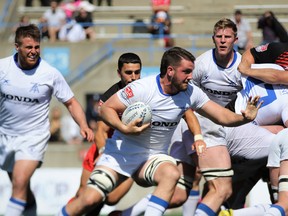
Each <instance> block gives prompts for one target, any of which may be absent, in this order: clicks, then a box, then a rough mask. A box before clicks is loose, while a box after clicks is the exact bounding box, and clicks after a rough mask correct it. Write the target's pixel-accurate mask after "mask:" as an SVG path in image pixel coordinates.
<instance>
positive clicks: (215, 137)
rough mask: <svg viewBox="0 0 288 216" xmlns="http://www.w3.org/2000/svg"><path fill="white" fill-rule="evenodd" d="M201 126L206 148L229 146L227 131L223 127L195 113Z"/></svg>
mask: <svg viewBox="0 0 288 216" xmlns="http://www.w3.org/2000/svg"><path fill="white" fill-rule="evenodd" d="M195 115H196V116H197V118H198V121H199V123H200V126H201V130H202V135H203V138H204V141H205V143H206V147H207V148H209V147H213V146H221V145H227V142H226V139H225V136H226V135H225V134H226V133H225V130H224V127H223V126H222V125H218V124H215V123H214V122H213V121H211V120H210V119H208V118H206V117H203V116H201V115H200V114H198V113H196V112H195Z"/></svg>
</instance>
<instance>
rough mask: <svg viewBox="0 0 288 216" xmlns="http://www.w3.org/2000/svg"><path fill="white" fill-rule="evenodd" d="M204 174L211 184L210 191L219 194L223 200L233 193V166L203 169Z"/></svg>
mask: <svg viewBox="0 0 288 216" xmlns="http://www.w3.org/2000/svg"><path fill="white" fill-rule="evenodd" d="M201 172H202V174H203V176H204V177H205V179H206V181H208V184H209V191H211V192H213V193H215V194H217V197H218V198H219V199H221V200H227V199H228V198H229V197H230V196H231V194H232V181H231V177H232V176H233V170H232V169H231V168H228V169H221V168H217V169H215V168H213V169H202V170H201Z"/></svg>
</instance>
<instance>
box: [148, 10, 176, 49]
mask: <svg viewBox="0 0 288 216" xmlns="http://www.w3.org/2000/svg"><path fill="white" fill-rule="evenodd" d="M149 32H150V33H151V34H153V35H155V36H156V38H159V37H160V38H161V37H163V36H164V44H165V47H172V46H173V45H174V43H173V40H172V38H170V32H171V19H170V16H169V15H168V13H167V12H165V11H158V12H157V13H156V14H154V15H153V16H152V19H151V26H150V28H149ZM157 36H158V37H157Z"/></svg>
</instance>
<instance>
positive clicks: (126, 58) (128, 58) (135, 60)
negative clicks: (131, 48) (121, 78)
mask: <svg viewBox="0 0 288 216" xmlns="http://www.w3.org/2000/svg"><path fill="white" fill-rule="evenodd" d="M125 63H126V64H129V63H132V64H140V68H142V62H141V59H140V57H139V56H138V55H137V54H135V53H130V52H129V53H123V54H122V55H121V56H120V57H119V59H118V70H121V69H122V67H123V65H124V64H125Z"/></svg>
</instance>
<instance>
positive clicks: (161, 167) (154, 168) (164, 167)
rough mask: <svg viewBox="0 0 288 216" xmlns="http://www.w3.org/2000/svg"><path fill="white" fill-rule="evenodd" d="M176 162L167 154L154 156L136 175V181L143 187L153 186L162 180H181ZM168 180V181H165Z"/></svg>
mask: <svg viewBox="0 0 288 216" xmlns="http://www.w3.org/2000/svg"><path fill="white" fill-rule="evenodd" d="M179 176H180V173H179V171H178V169H177V163H176V160H175V159H174V158H173V157H171V156H169V155H165V154H158V155H153V156H151V157H150V158H149V160H147V161H146V162H145V163H144V164H143V165H142V166H141V167H140V168H139V170H138V171H137V172H136V174H135V175H134V179H135V181H136V182H137V183H138V184H140V185H141V186H152V185H156V184H157V183H159V181H162V180H164V181H165V180H168V179H171V178H173V177H176V178H177V177H178V178H179ZM165 178H166V179H165Z"/></svg>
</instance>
